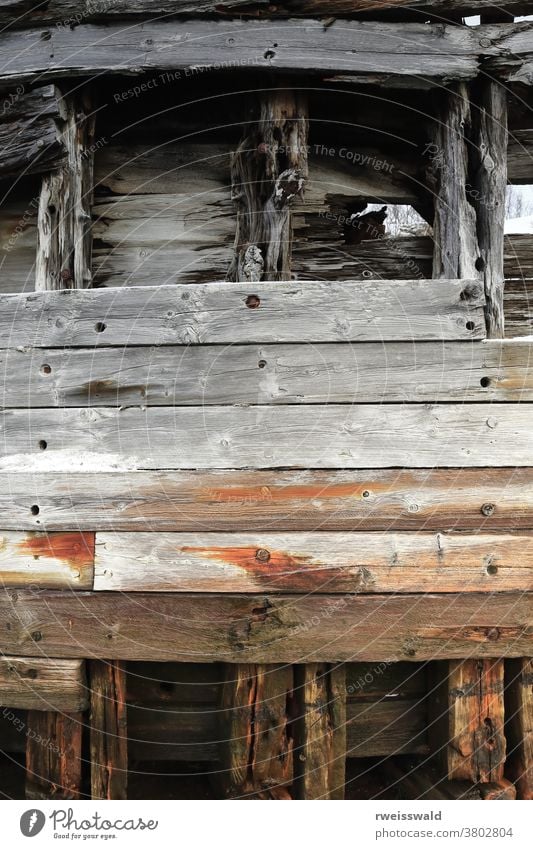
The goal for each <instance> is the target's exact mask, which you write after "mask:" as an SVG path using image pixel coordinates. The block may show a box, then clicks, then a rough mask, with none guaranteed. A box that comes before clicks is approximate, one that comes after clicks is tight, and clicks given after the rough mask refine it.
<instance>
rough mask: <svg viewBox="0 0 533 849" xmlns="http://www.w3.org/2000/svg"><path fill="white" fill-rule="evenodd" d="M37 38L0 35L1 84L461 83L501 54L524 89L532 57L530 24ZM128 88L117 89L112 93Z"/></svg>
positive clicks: (187, 25)
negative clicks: (242, 77) (280, 73)
mask: <svg viewBox="0 0 533 849" xmlns="http://www.w3.org/2000/svg"><path fill="white" fill-rule="evenodd" d="M42 32H43V30H42V27H41V28H39V29H32V30H27V31H25V32H23V33H17V32H8V33H5V34H3V35H2V36H1V38H0V47H1V49H2V55H3V56H4V57H5V58H4V66H3V74H2V78H1V81H2V82H4V83H5V84H7V82H8V81H9V80H17V79H25V78H28V77H32V76H35V75H39V78H40V79H45V80H46V79H51V78H55V77H58V76H65V75H69V76H74V75H84V76H89V75H93V74H98V73H102V72H111V73H114V74H127V73H131V72H132V71H133V70H134V71H135V72H139V71H154V72H156V73H158V72H160V71H161V70H163V71H165V70H172V71H177V70H181V71H186V70H187V69H192V70H193V71H194V69H199V68H201V69H204V68H211V69H216V68H217V67H218V68H221V67H222V68H225V67H230V68H244V69H246V68H250V67H259V68H266V69H268V70H271V69H277V70H285V71H289V70H307V71H314V72H317V73H324V72H326V73H332V72H336V73H343V72H344V73H352V74H357V75H358V77H359V78H360V79H364V77H365V76H366V77H368V78H369V81H370V82H374V81H375V77H374V76H373V73H374V74H375V73H378V74H380V75H381V76H383V77H386V76H390V75H393V76H394V77H400V78H402V79H404V78H409V79H411V80H414V81H417V78H418V77H424V78H426V79H435V78H438V77H446V78H447V79H448V80H452V79H455V80H467V79H472V78H473V77H475V76H477V74H478V72H479V57H480V55H481V56H486V57H492V58H493V59H496V58H500V59H501V57H503V60H502V61H501V62H500V66H499V68H500V71H501V73H506V72H507V73H509V71H511V72H512V73H513V75H514V77H515V78H516V77H517V76H520V78H521V80H522V81H524V82H528V74H529V66H528V63H529V61H530V59H531V55H532V54H533V50H532V47H531V38H530V33H531V27H530V25H529V23H522V24H494V25H489V26H483V27H476V28H472V27H457V26H453V25H451V26H445V25H442V24H433V25H427V24H424V23H421V24H419V23H406V24H384V23H382V22H363V23H360V22H354V21H337V22H334V23H333V25H332V26H329V27H324V26H323V23H322V22H321V21H314V20H302V21H283V22H279V23H276V22H271V21H263V22H255V21H254V22H253V23H248V22H240V21H228V22H212V21H209V22H206V21H184V22H176V23H174V24H173V26H172V29H169V28H168V26H167V24H166V23H165V22H164V21H154V22H151V21H150V22H146V23H140V24H138V23H132V25H131V26H128V27H124V26H123V25H122V24H116V23H113V24H110V25H109V26H106V27H102V26H98V25H93V24H81V25H80V26H76V27H73V28H70V27H53V28H50V29H49V30H47V31H46V32H47V35H46V36H45V37H44V38H43V37H42ZM480 40H481V43H480ZM510 55H512V57H513V58H512V61H511V62H510V60H509V59H508V58H507V57H508V56H510ZM509 65H511V68H510V69H509ZM522 66H524V67H525V71H524V70H522ZM122 85H123V84H122ZM134 85H135V83H134V82H132V86H131V88H133V86H134ZM128 88H130V87H129V86H125V87H124V89H123V88H120V89H119V90H117V92H116V93H117V95H121V93H122V92H123V91H125V92H127V91H128ZM128 96H129V95H128V94H125V97H126V98H127V97H128Z"/></svg>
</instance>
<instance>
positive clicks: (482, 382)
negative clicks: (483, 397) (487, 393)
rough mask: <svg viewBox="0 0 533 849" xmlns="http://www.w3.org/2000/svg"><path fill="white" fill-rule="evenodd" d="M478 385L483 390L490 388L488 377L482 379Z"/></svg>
mask: <svg viewBox="0 0 533 849" xmlns="http://www.w3.org/2000/svg"><path fill="white" fill-rule="evenodd" d="M479 384H480V386H482V387H483V389H486V388H487V386H490V377H482V378H481V380H480V381H479Z"/></svg>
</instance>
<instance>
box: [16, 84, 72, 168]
mask: <svg viewBox="0 0 533 849" xmlns="http://www.w3.org/2000/svg"><path fill="white" fill-rule="evenodd" d="M0 105H1V107H2V109H1V111H0V178H2V179H4V178H5V177H15V176H16V177H20V176H23V175H26V174H43V173H46V172H47V171H50V169H51V168H56V167H57V166H58V165H61V163H62V162H63V160H64V158H65V155H66V151H65V146H64V144H63V140H62V138H61V133H60V131H59V127H58V123H57V122H58V120H59V119H60V118H61V117H62V115H61V105H60V93H59V91H58V90H57V89H56V87H55V86H53V85H48V86H42V87H40V88H35V89H33V90H30V91H26V89H25V87H24V85H19V86H16V87H15V88H13V89H11V90H10V91H5V92H0Z"/></svg>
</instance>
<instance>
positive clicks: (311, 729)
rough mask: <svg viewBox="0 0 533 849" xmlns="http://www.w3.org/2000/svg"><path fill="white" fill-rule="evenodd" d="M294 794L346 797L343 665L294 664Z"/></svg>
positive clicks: (299, 797)
mask: <svg viewBox="0 0 533 849" xmlns="http://www.w3.org/2000/svg"><path fill="white" fill-rule="evenodd" d="M294 683H295V689H294V698H295V702H296V707H295V711H296V719H295V723H294V729H295V740H294V755H295V777H294V778H295V787H294V789H295V796H296V798H297V799H343V798H344V782H345V765H346V676H345V669H344V666H342V665H329V664H326V663H306V664H304V665H303V666H296V667H295V682H294Z"/></svg>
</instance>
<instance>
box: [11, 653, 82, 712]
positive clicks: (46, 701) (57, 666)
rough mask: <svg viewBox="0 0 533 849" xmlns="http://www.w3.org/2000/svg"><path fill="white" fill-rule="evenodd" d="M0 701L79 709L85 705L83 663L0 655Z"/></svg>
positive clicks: (51, 708) (29, 706)
mask: <svg viewBox="0 0 533 849" xmlns="http://www.w3.org/2000/svg"><path fill="white" fill-rule="evenodd" d="M0 703H1V704H2V705H7V706H8V707H13V708H23V709H25V710H49V711H54V710H55V711H83V710H85V708H86V707H87V706H88V704H89V699H88V691H87V683H86V678H85V663H84V661H82V660H49V659H48V658H34V659H33V660H29V659H28V658H25V657H2V658H0Z"/></svg>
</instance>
